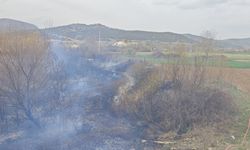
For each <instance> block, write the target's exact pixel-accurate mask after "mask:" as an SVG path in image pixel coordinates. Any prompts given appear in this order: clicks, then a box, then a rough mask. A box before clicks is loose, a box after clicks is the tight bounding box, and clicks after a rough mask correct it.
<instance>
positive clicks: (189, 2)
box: [152, 0, 250, 9]
mask: <svg viewBox="0 0 250 150" xmlns="http://www.w3.org/2000/svg"><path fill="white" fill-rule="evenodd" d="M152 3H153V5H162V6H164V5H165V6H166V5H168V6H175V7H178V8H180V9H203V8H214V7H217V6H221V5H227V6H229V5H230V6H231V5H234V6H237V5H246V6H248V5H250V2H249V1H248V0H237V1H235V0H168V1H164V0H152Z"/></svg>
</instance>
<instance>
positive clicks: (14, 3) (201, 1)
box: [0, 0, 250, 39]
mask: <svg viewBox="0 0 250 150" xmlns="http://www.w3.org/2000/svg"><path fill="white" fill-rule="evenodd" d="M0 18H12V19H17V20H21V21H26V22H29V23H33V24H35V25H37V26H38V27H41V28H43V27H52V26H59V25H66V24H72V23H83V24H95V23H101V24H104V25H106V26H110V27H113V28H120V29H126V30H145V31H159V32H163V31H164V32H175V33H190V34H195V35H200V34H201V33H202V32H203V31H206V30H211V31H213V32H215V33H216V36H217V39H226V38H246V37H250V0H0Z"/></svg>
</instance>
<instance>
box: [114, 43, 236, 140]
mask: <svg viewBox="0 0 250 150" xmlns="http://www.w3.org/2000/svg"><path fill="white" fill-rule="evenodd" d="M208 42H211V41H208ZM205 46H206V49H205V53H204V52H203V54H202V57H201V55H199V53H197V55H194V57H193V59H192V63H187V61H190V58H189V59H187V53H186V52H187V51H186V47H185V46H184V45H177V46H176V47H175V48H174V51H173V52H172V53H173V54H174V55H178V56H179V57H173V58H172V59H171V61H172V62H171V64H167V65H154V64H146V63H139V64H135V65H134V66H132V67H131V68H130V70H129V71H128V72H129V74H130V76H131V77H133V79H134V84H133V85H132V86H131V87H129V88H125V89H123V90H122V91H121V90H119V92H118V93H121V92H122V93H123V94H120V96H119V101H118V102H116V103H115V104H114V106H113V107H114V109H115V110H116V111H118V112H123V113H125V114H127V115H129V116H131V117H132V118H135V119H137V120H140V122H142V123H140V125H141V126H144V127H146V130H145V132H144V137H145V138H150V139H155V138H157V137H158V136H159V135H160V134H162V133H167V132H170V131H171V132H174V133H176V135H183V134H184V133H187V132H188V131H190V130H193V129H195V128H196V127H209V126H214V125H216V124H220V123H225V122H228V121H230V120H231V119H232V118H233V114H234V112H235V111H236V108H235V106H234V102H233V99H232V97H231V95H230V94H229V93H227V92H226V91H225V90H224V88H223V85H222V84H221V81H222V75H223V73H222V70H221V69H220V65H222V64H223V62H221V61H223V60H217V62H218V63H217V64H216V67H217V69H216V72H214V67H211V65H208V63H209V60H208V58H209V51H210V47H209V46H208V45H206V44H205ZM201 48H202V46H200V47H198V49H199V50H200V49H201ZM204 54H205V55H204ZM208 66H210V67H208ZM127 82H129V80H128V81H127ZM120 89H122V86H121V87H120ZM116 101H117V99H116ZM177 137H178V136H177Z"/></svg>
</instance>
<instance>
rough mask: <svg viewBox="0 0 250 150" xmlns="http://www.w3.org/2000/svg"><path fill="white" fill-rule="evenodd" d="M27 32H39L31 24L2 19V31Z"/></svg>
mask: <svg viewBox="0 0 250 150" xmlns="http://www.w3.org/2000/svg"><path fill="white" fill-rule="evenodd" d="M26 30H38V28H37V27H36V26H35V25H33V24H30V23H26V22H22V21H18V20H13V19H7V18H2V19H1V18H0V31H1V32H3V31H4V32H6V31H26Z"/></svg>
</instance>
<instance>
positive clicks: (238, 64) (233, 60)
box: [128, 52, 250, 69]
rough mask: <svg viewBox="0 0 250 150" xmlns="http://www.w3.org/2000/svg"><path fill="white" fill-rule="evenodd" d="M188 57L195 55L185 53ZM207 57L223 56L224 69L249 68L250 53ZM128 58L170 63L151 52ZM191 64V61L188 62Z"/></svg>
mask: <svg viewBox="0 0 250 150" xmlns="http://www.w3.org/2000/svg"><path fill="white" fill-rule="evenodd" d="M186 55H187V56H188V57H190V58H191V57H192V56H193V55H196V54H195V53H187V54H186ZM209 56H223V57H225V58H226V59H225V61H224V64H225V67H230V68H245V69H246V68H250V53H249V52H221V53H217V52H216V53H215V52H213V53H210V54H209ZM128 57H129V58H133V59H137V60H143V61H149V62H153V63H171V61H170V60H169V59H167V58H164V57H156V56H154V55H153V53H152V52H137V53H136V54H135V55H128ZM190 62H191V61H190Z"/></svg>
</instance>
